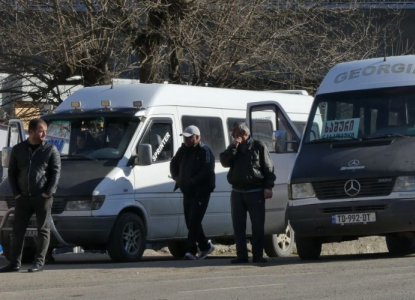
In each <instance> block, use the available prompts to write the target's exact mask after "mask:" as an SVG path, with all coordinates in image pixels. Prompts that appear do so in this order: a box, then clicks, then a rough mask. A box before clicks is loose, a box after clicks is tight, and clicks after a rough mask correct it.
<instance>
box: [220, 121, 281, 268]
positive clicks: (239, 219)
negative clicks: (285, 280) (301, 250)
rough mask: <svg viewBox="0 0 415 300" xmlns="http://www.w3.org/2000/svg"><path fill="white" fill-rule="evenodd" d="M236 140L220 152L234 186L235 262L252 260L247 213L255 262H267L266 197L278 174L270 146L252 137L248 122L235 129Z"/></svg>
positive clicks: (232, 195) (233, 135)
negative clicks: (265, 245) (249, 248)
mask: <svg viewBox="0 0 415 300" xmlns="http://www.w3.org/2000/svg"><path fill="white" fill-rule="evenodd" d="M232 137H233V142H232V143H231V144H230V145H229V147H228V148H227V149H226V150H225V151H224V152H222V153H221V154H220V162H221V164H222V166H224V167H225V168H227V167H228V168H230V169H229V172H228V176H227V178H228V182H229V183H230V184H231V185H232V193H231V210H232V223H233V231H234V236H235V242H236V253H237V258H236V259H233V260H231V263H233V264H239V263H247V262H248V249H247V246H246V242H247V241H246V216H247V213H249V217H250V219H251V223H252V239H251V244H252V256H253V257H252V261H253V262H254V263H266V262H267V260H266V259H265V258H264V257H263V253H264V224H265V199H268V198H272V188H273V187H274V181H275V179H276V176H275V174H274V166H273V163H272V160H271V157H270V155H269V152H268V149H267V146H266V145H265V144H264V143H263V142H261V141H258V140H254V139H253V138H252V137H251V133H250V130H249V127H248V126H247V125H246V124H245V123H240V124H238V123H236V124H234V127H233V129H232Z"/></svg>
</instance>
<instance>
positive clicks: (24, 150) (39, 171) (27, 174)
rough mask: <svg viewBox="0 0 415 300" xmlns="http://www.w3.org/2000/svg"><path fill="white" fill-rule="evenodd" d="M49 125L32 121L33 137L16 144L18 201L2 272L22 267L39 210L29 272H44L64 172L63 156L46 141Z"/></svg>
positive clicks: (12, 170)
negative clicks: (33, 219)
mask: <svg viewBox="0 0 415 300" xmlns="http://www.w3.org/2000/svg"><path fill="white" fill-rule="evenodd" d="M46 130H47V124H46V122H45V121H43V120H42V119H33V120H31V121H30V123H29V138H28V139H27V140H26V141H23V142H21V143H19V144H17V145H15V146H14V147H13V149H12V153H11V156H10V163H9V169H8V179H9V184H10V187H11V189H12V192H13V196H14V199H15V201H16V208H15V211H14V225H13V237H12V244H11V255H10V256H11V257H10V263H9V264H8V265H7V266H6V267H4V268H2V269H0V272H16V271H19V270H20V265H21V259H22V251H23V242H24V238H25V233H26V228H27V225H28V223H29V220H30V218H31V216H32V215H33V214H34V213H35V214H36V220H37V232H38V237H37V245H36V246H37V251H36V256H35V260H34V262H33V266H32V268H30V269H29V272H38V271H42V269H43V265H44V263H45V255H46V252H47V250H48V247H49V238H50V214H51V209H52V201H53V200H52V195H53V194H54V193H55V191H56V187H57V185H58V181H59V175H60V167H61V163H60V156H59V152H58V150H57V149H56V147H55V146H54V145H52V144H49V143H47V142H46V141H45V139H46Z"/></svg>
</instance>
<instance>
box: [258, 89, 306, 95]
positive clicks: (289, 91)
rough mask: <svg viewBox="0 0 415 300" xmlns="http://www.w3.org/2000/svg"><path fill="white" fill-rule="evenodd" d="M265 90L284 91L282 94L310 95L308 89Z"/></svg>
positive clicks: (272, 91)
mask: <svg viewBox="0 0 415 300" xmlns="http://www.w3.org/2000/svg"><path fill="white" fill-rule="evenodd" d="M264 92H271V93H282V94H294V95H304V96H308V95H309V94H308V92H307V91H306V90H280V91H279V90H268V91H264Z"/></svg>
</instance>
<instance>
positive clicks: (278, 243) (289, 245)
mask: <svg viewBox="0 0 415 300" xmlns="http://www.w3.org/2000/svg"><path fill="white" fill-rule="evenodd" d="M294 241H295V240H294V230H293V229H292V228H291V226H290V225H289V224H288V226H287V228H286V229H285V233H283V234H270V235H266V236H265V240H264V250H265V253H266V254H267V255H268V257H290V256H291V253H292V252H293V248H294V243H295V242H294Z"/></svg>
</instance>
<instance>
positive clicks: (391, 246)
mask: <svg viewBox="0 0 415 300" xmlns="http://www.w3.org/2000/svg"><path fill="white" fill-rule="evenodd" d="M386 246H387V247H388V250H389V254H391V255H393V256H404V255H409V254H413V253H415V239H414V238H408V237H400V236H395V235H387V236H386Z"/></svg>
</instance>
